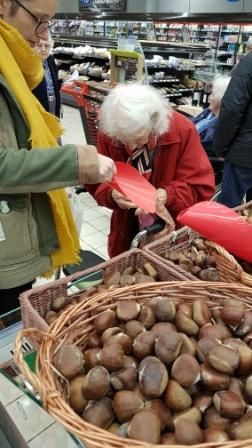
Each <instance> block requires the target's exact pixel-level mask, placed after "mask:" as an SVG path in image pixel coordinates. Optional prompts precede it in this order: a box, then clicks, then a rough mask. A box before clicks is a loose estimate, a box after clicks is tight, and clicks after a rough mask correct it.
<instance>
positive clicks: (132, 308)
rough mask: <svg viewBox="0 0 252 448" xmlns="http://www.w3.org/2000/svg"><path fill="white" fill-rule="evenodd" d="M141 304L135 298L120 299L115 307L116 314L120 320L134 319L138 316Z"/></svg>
mask: <svg viewBox="0 0 252 448" xmlns="http://www.w3.org/2000/svg"><path fill="white" fill-rule="evenodd" d="M140 310H141V306H140V305H139V304H138V303H137V302H136V301H135V300H121V301H120V302H119V303H118V305H117V308H116V315H117V317H118V319H119V320H120V321H125V322H127V321H129V320H135V319H137V318H138V315H139V313H140Z"/></svg>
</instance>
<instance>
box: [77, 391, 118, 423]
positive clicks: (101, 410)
mask: <svg viewBox="0 0 252 448" xmlns="http://www.w3.org/2000/svg"><path fill="white" fill-rule="evenodd" d="M82 417H83V419H84V420H85V421H86V422H88V423H91V425H95V426H98V427H99V428H103V429H107V428H109V427H110V426H111V425H112V423H113V421H114V418H115V416H114V412H113V407H112V400H111V399H110V398H107V397H104V398H102V399H101V400H99V401H89V402H88V404H87V406H86V408H85V410H84V412H83V414H82Z"/></svg>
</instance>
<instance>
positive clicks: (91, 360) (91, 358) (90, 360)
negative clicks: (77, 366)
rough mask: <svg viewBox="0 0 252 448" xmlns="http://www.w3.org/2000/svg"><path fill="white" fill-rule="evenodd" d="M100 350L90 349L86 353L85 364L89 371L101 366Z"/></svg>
mask: <svg viewBox="0 0 252 448" xmlns="http://www.w3.org/2000/svg"><path fill="white" fill-rule="evenodd" d="M100 352H101V349H100V348H90V349H89V350H86V351H85V352H84V363H85V368H86V369H87V370H90V369H92V368H93V367H96V366H99V365H100V360H99V357H98V356H99V354H100Z"/></svg>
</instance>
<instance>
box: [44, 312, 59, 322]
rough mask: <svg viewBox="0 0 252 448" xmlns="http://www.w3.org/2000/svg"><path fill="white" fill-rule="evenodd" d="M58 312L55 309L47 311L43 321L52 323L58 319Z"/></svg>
mask: <svg viewBox="0 0 252 448" xmlns="http://www.w3.org/2000/svg"><path fill="white" fill-rule="evenodd" d="M58 317H59V316H58V314H57V313H56V312H55V311H47V313H46V315H45V321H46V323H47V324H48V325H52V324H53V322H55V321H56V320H57V319H58Z"/></svg>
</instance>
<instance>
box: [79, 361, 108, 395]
mask: <svg viewBox="0 0 252 448" xmlns="http://www.w3.org/2000/svg"><path fill="white" fill-rule="evenodd" d="M109 389H110V375H109V373H108V371H107V370H106V369H105V368H104V367H102V366H97V367H94V368H93V369H91V370H89V372H88V374H87V375H86V376H85V379H84V381H83V386H82V392H83V395H84V397H85V398H86V399H87V400H100V399H101V398H102V397H104V396H105V395H106V394H107V393H108V391H109Z"/></svg>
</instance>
